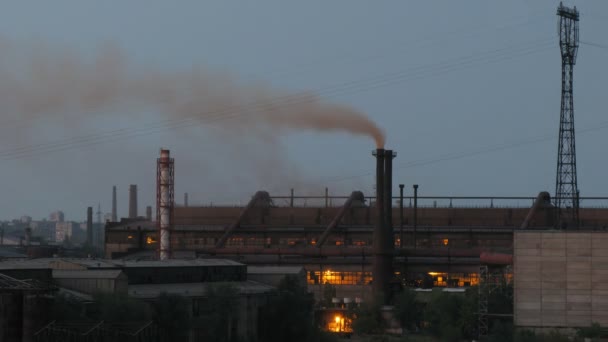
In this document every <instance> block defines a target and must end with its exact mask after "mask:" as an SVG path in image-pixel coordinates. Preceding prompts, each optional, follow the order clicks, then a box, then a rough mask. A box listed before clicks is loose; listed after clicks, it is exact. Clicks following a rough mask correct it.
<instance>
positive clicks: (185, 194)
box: [184, 192, 188, 207]
mask: <svg viewBox="0 0 608 342" xmlns="http://www.w3.org/2000/svg"><path fill="white" fill-rule="evenodd" d="M187 206H188V193H187V192H186V193H184V207H187Z"/></svg>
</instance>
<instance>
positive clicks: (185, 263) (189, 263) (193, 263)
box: [117, 259, 244, 267]
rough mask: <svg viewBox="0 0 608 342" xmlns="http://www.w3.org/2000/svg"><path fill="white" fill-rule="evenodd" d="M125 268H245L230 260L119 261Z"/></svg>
mask: <svg viewBox="0 0 608 342" xmlns="http://www.w3.org/2000/svg"><path fill="white" fill-rule="evenodd" d="M117 263H120V264H121V265H124V266H125V267H197V266H244V264H241V263H240V262H236V261H233V260H228V259H193V260H180V259H170V260H142V261H134V260H125V261H119V262H117Z"/></svg>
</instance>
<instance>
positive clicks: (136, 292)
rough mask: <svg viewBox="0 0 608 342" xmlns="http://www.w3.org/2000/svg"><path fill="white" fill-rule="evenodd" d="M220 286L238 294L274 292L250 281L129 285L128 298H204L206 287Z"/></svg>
mask: <svg viewBox="0 0 608 342" xmlns="http://www.w3.org/2000/svg"><path fill="white" fill-rule="evenodd" d="M222 284H225V285H231V286H234V287H235V288H236V289H237V290H238V292H239V294H262V293H268V292H270V291H272V290H274V287H272V286H269V285H265V284H261V283H258V282H255V281H251V280H247V281H242V282H218V283H178V284H137V285H129V296H131V297H135V298H140V299H148V298H156V297H158V296H159V295H160V294H161V293H163V292H164V293H168V294H177V295H182V296H186V297H204V296H205V294H206V292H207V287H209V286H216V285H222Z"/></svg>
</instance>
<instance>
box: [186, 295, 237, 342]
mask: <svg viewBox="0 0 608 342" xmlns="http://www.w3.org/2000/svg"><path fill="white" fill-rule="evenodd" d="M238 298H239V297H238V290H237V289H236V288H235V287H234V286H231V285H227V284H220V285H210V286H209V287H208V288H207V293H206V296H205V299H204V300H203V301H201V303H200V305H199V310H200V312H199V317H198V318H196V319H195V320H193V324H194V325H195V326H197V327H201V328H200V329H197V331H196V334H197V338H198V339H199V340H201V341H217V342H228V341H233V340H235V339H236V336H234V334H233V333H232V330H233V329H232V324H233V320H234V316H235V312H236V311H237V307H238Z"/></svg>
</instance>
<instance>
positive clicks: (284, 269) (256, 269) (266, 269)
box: [247, 266, 304, 274]
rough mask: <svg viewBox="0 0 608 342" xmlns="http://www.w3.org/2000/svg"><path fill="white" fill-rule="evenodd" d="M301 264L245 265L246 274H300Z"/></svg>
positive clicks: (302, 268)
mask: <svg viewBox="0 0 608 342" xmlns="http://www.w3.org/2000/svg"><path fill="white" fill-rule="evenodd" d="M302 271H304V267H302V266H247V273H248V274H300V272H302Z"/></svg>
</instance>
